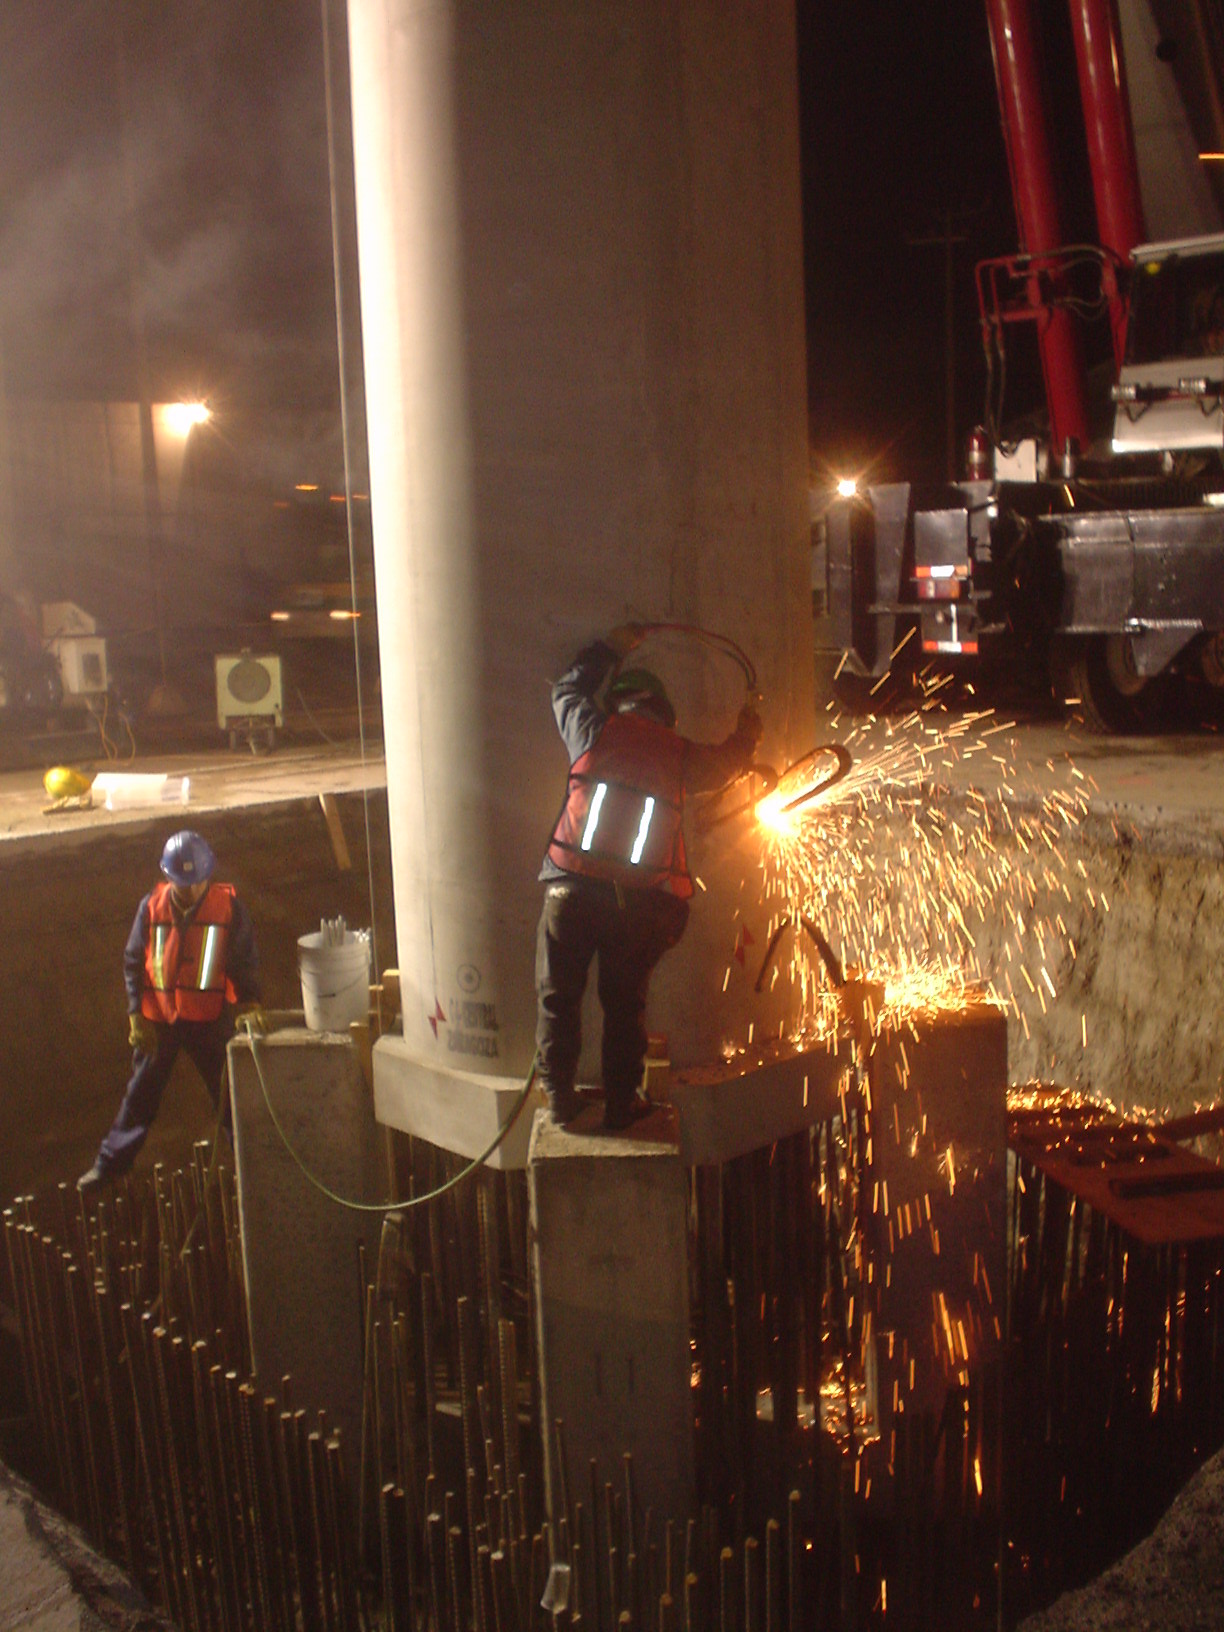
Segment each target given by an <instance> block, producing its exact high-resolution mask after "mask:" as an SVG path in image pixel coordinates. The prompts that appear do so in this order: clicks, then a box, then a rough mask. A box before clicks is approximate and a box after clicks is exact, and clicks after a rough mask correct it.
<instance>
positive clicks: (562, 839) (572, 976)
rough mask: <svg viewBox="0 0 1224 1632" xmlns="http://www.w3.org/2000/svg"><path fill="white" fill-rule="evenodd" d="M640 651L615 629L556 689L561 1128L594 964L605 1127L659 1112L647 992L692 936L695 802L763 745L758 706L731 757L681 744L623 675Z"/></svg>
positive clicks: (549, 932) (553, 1026)
mask: <svg viewBox="0 0 1224 1632" xmlns="http://www.w3.org/2000/svg"><path fill="white" fill-rule="evenodd" d="M641 638H642V631H641V630H640V629H639V627H638V626H637V625H634V624H625V625H623V626H621V627H620V628H617V629H614V630H613V631H612V632H611V633H610V634H609V635H608V636H607V637H606V638H605V639H603V640H599V641H596V642H594V644H592V645H590V646H588V647H586V648H584V650H583V651H581V652H579V654H578V656H577V657H576V658H575V659H574V662H573V664H572V665H571V667H570V668H569V669H568V670H567V671H566V672H565V673H564V674H563V675H562V676H561V678H560V679H559V680H557V681H556V682H555V684H554V685H553V688H552V705H553V714H554V716H555V717H556V721H557V728H558V730H559V731H560V733H561V737H562V740H563V741H564V742H565V745H566V748H567V749H568V751H569V756H570V769H569V779H568V782H567V785H566V795H565V800H564V803H563V805H562V807H561V812H560V815H559V816H558V817H557V821H556V824H555V826H554V829H553V835H552V839H551V841H550V843H549V846H548V853H547V855H546V856H545V858H544V865H543V867H542V868H541V870H540V877H541V879H542V880H543V881H544V883H545V886H546V887H545V891H544V907H543V911H542V912H541V914H540V924H539V930H538V933H537V939H536V995H537V1000H538V1018H537V1024H536V1063H537V1070H538V1072H539V1076H540V1081H541V1083H542V1085H543V1087H544V1090H545V1093H546V1094H547V1096H548V1102H549V1107H550V1109H551V1111H552V1114H553V1117H554V1119H555V1120H556V1121H557V1122H558V1123H560V1124H561V1125H562V1126H564V1125H565V1124H567V1123H569V1122H572V1121H573V1119H574V1118H575V1117H576V1116H577V1114H578V1112H579V1110H580V1109H581V1103H580V1101H579V1098H578V1095H577V1093H576V1091H575V1086H574V1084H575V1077H576V1074H577V1069H578V1056H579V1052H580V1048H581V1029H580V1021H581V1007H582V994H583V992H584V990H585V989H586V981H587V974H588V972H589V970H590V966H591V961H592V959H593V958H595V957H598V959H599V976H598V981H599V986H598V990H599V1000H600V1004H601V1006H602V1008H603V1039H602V1061H603V1087H604V1100H605V1106H604V1126H605V1127H606V1128H609V1129H619V1128H625V1127H628V1126H629V1125H630V1124H631V1123H632V1122H634V1121H636V1120H637V1119H638V1117H639V1116H641V1115H643V1114H644V1113H645V1112H646V1111H648V1110H649V1104H648V1102H647V1101H645V1100H644V1099H643V1098H642V1096H641V1094H640V1087H641V1082H642V1072H643V1063H644V1061H645V1057H646V997H647V992H648V989H649V986H650V978H651V975H652V973H653V971H654V968H655V965H656V964H657V963H658V961H659V959H660V958H661V957H662V956H663V954H664V953H665V952H666V951H667V950H668V949H669V948H670V947H673V946H675V945H676V943H677V941H679V939H680V937H681V935H682V934H683V933H684V928H685V925H686V923H687V922H688V913H689V897H690V896H691V895H692V893H693V883H692V879H691V877H690V876H689V871H688V862H687V858H686V856H685V849H684V829H683V818H684V801H685V795H686V793H699V792H705V791H710V790H713V789H715V788H719V787H722V786H724V785H725V784H726V783H727V782H729V781H730V780H731V779H732V778H733V777H735V776H738V775H739V774H740V773H741V772H742V771H744V770H746V769H747V767H748V765H749V764H750V763H751V761H752V756H753V754H754V752H755V750H756V746H757V743H758V742H759V741H760V737H761V722H760V719H759V717H758V715H757V713H756V711H755V710H754V709H753V708H751V707H750V706H748V705H745V707H744V708H743V709H742V710H741V711H740V716H739V720H738V722H737V724H736V728H735V730H734V731H733V732H732V734H731V735H730V736H729V737H727V738H726V739H725V740H724V741H722V742H720V743H699V742H691V741H690V740H689V739H688V738H687V737H682V736H681V735H680V734H679V732H678V731H677V730H676V715H675V710H674V709H673V708H672V705H671V701H670V699H669V698H668V696H667V692H666V690H665V689H664V687H663V684H662V682H661V681H660V680H659V678H658V676H657V675H655V674H654V673H652V672H651V671H650V670H648V669H621V670H620V671H619V672H617V673H615V674H614V673H613V671H614V670H616V669H617V668H618V665H619V664H620V663H621V661H622V660H623V659H624V658H625V657H627V656H628V654H629V653H630V652H631V651H632V650H633V648H634V647H635V646H636V645H637V644H638V643H639V641H640V640H641ZM610 676H611V680H610V683H609V684H608V685H607V689H606V692H605V693H604V695H603V696H602V698H601V697H600V693H601V690H602V689H603V688H604V686H605V682H607V681H609V677H610Z"/></svg>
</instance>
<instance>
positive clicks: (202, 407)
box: [165, 402, 212, 437]
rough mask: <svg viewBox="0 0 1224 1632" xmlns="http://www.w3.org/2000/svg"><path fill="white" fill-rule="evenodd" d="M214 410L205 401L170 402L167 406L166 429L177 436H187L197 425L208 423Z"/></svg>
mask: <svg viewBox="0 0 1224 1632" xmlns="http://www.w3.org/2000/svg"><path fill="white" fill-rule="evenodd" d="M211 418H212V411H211V409H210V408H209V407H208V406H207V404H206V403H203V402H168V403H167V404H166V407H165V423H166V429H167V430H168V431H171V432H173V434H174V435H175V436H183V437H186V436H188V435H190V433H191V430H192V428H193V427H194V426H196V425H207V423H208V421H209V420H210V419H211Z"/></svg>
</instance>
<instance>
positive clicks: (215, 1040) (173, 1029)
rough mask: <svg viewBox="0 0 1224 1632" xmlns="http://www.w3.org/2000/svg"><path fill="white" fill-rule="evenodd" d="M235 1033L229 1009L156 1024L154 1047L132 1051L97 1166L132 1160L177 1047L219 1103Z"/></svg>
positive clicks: (111, 1167)
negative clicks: (129, 1072)
mask: <svg viewBox="0 0 1224 1632" xmlns="http://www.w3.org/2000/svg"><path fill="white" fill-rule="evenodd" d="M233 1035H234V1017H233V1015H232V1013H231V1012H230V1010H229V1009H226V1010H225V1012H224V1013H223V1014H222V1015H221V1017H220V1019H218V1020H180V1021H178V1022H177V1023H176V1024H175V1025H164V1024H162V1023H160V1022H159V1023H158V1025H157V1048H156V1050H155V1051H154V1052H153V1053H151V1054H146V1053H145V1051H144V1050H143V1049H141V1048H138V1049H136V1050H134V1051H133V1054H132V1075H131V1076H130V1077H129V1078H128V1085H127V1091H126V1092H125V1094H124V1096H123V1103H122V1105H120V1107H119V1114H118V1116H116V1118H115V1120H114V1122H113V1123H112V1125H111V1130H110V1132H109V1133H108V1134H107V1135H106V1138H105V1139H103V1141H102V1143H101V1145H100V1146H99V1147H98V1156H97V1165H98V1167H99V1168H100V1169H101V1170H102V1172H103V1173H105V1174H109V1175H114V1176H116V1177H117V1176H118V1175H119V1174H120V1173H126V1172H127V1170H128V1168H129V1167H131V1165H132V1163H133V1162H134V1161H135V1160H136V1156H137V1153H138V1152H139V1150H140V1147H141V1145H143V1144H144V1142H145V1138H146V1136H147V1134H148V1132H149V1129H150V1128H151V1127H152V1126H153V1122H154V1120H155V1119H156V1116H157V1112H158V1108H159V1107H160V1105H161V1099H162V1094H163V1092H164V1091H165V1087H166V1084H167V1082H169V1080H170V1073H171V1071H172V1070H173V1069H174V1062H175V1060H177V1059H178V1056H179V1050H180V1049H181V1050H182V1051H183V1052H184V1053H185V1054H186V1055H187V1057H188V1059H190V1060H191V1062H192V1064H193V1065H194V1066H195V1068H196V1070H197V1071H198V1072H199V1073H200V1076H201V1077H202V1078H203V1080H204V1086H205V1088H207V1089H208V1097H209V1099H211V1100H212V1103H213V1109H214V1110H215V1109H216V1108H217V1106H218V1104H219V1103H220V1095H221V1084H222V1080H223V1078H224V1075H225V1050H226V1048H227V1046H228V1044H229V1040H230V1038H231V1037H232V1036H233ZM224 1126H225V1128H226V1130H227V1131H228V1130H229V1128H230V1126H231V1123H230V1108H229V1100H228V1097H227V1099H226V1105H225V1117H224Z"/></svg>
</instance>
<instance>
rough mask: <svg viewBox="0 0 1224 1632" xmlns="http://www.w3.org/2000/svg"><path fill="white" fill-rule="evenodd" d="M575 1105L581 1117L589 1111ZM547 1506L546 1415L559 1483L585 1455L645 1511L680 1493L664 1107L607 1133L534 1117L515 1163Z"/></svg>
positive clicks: (682, 1275) (679, 1268) (684, 1492)
mask: <svg viewBox="0 0 1224 1632" xmlns="http://www.w3.org/2000/svg"><path fill="white" fill-rule="evenodd" d="M584 1115H585V1116H587V1117H591V1118H592V1119H594V1118H595V1116H596V1113H595V1112H593V1111H592V1112H586V1113H584ZM528 1190H529V1194H530V1207H531V1211H530V1226H529V1227H530V1232H531V1234H530V1245H531V1269H532V1277H533V1280H534V1284H535V1293H536V1321H537V1334H538V1343H539V1354H540V1379H541V1396H542V1404H541V1416H542V1422H543V1424H544V1425H545V1432H544V1435H543V1438H544V1450H545V1477H546V1482H547V1500H548V1510H549V1515H550V1517H552V1518H554V1519H555V1518H557V1517H559V1506H560V1487H559V1482H558V1473H559V1470H558V1467H557V1454H556V1453H557V1447H556V1437H555V1434H554V1432H553V1425H554V1424H555V1423H556V1422H557V1421H560V1422H562V1423H563V1424H564V1439H565V1449H566V1458H567V1463H568V1467H567V1470H566V1476H567V1478H568V1480H569V1484H570V1488H571V1489H576V1488H578V1487H577V1485H576V1484H575V1481H576V1480H577V1479H578V1478H579V1477H583V1476H585V1473H586V1469H587V1465H588V1463H589V1462H590V1461H591V1460H592V1459H594V1461H595V1462H596V1463H597V1464H598V1467H599V1477H600V1480H601V1481H604V1480H611V1481H613V1482H614V1483H616V1487H617V1489H620V1488H621V1485H620V1480H621V1477H622V1474H621V1466H622V1464H621V1457H622V1454H623V1453H624V1452H626V1451H628V1452H631V1453H632V1455H633V1477H634V1487H635V1494H636V1500H637V1503H638V1504H639V1505H640V1506H641V1508H642V1510H643V1511H644V1510H645V1509H646V1508H648V1507H650V1508H653V1509H654V1512H655V1514H656V1517H670V1518H675V1519H677V1520H679V1519H683V1518H686V1517H687V1516H688V1514H689V1513H690V1512H691V1510H692V1505H693V1418H692V1403H691V1393H692V1390H691V1383H690V1358H689V1297H688V1238H687V1216H688V1189H687V1184H686V1180H685V1170H684V1164H683V1162H682V1160H681V1155H680V1145H679V1139H678V1132H677V1128H676V1121H675V1116H674V1114H673V1113H672V1112H670V1111H669V1110H667V1109H660V1110H658V1111H656V1112H655V1113H654V1114H653V1115H652V1116H650V1117H649V1118H647V1119H646V1120H645V1121H643V1122H640V1123H638V1124H637V1125H636V1127H635V1128H634V1129H632V1130H631V1131H629V1132H626V1133H621V1134H618V1135H615V1136H610V1135H606V1134H604V1135H600V1134H597V1133H587V1132H585V1131H583V1128H582V1125H581V1123H580V1124H579V1126H578V1130H577V1131H566V1130H562V1129H559V1128H558V1127H557V1126H556V1124H555V1123H554V1122H553V1120H552V1118H551V1117H550V1116H549V1115H548V1114H547V1113H546V1112H541V1113H540V1114H539V1115H538V1116H537V1117H536V1119H535V1124H534V1126H533V1129H532V1136H531V1152H530V1163H529V1167H528Z"/></svg>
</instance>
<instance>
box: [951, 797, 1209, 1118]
mask: <svg viewBox="0 0 1224 1632" xmlns="http://www.w3.org/2000/svg"><path fill="white" fill-rule="evenodd" d="M1062 849H1063V858H1064V861H1065V866H1063V867H1060V868H1058V869H1056V870H1055V874H1054V876H1055V877H1056V879H1057V883H1056V884H1055V885H1054V886H1053V887H1047V888H1045V889H1044V890H1042V891H1039V892H1038V896H1037V898H1036V900H1035V901H1034V903H1033V909H1032V912H1031V915H1030V918H1029V922H1028V925H1027V926H1026V927H1027V933H1026V935H1024V936H1022V937H1020V938H1019V939H1020V943H1021V944H1022V945H1023V948H1024V956H1023V958H1021V957H1020V956H1019V955H1018V948H1017V935H1016V931H1015V926H1014V925H1013V924H1012V923H1011V922H1010V921H1009V920H1008V919H1007V917H1006V915H1005V914H1000V915H999V916H998V917H996V918H994V919H993V920H991V921H988V922H987V923H986V925H985V926H984V928H983V930H982V931H981V932H979V934H978V948H977V951H978V954H979V956H980V958H981V963H982V967H983V968H984V969H985V970H986V971H987V972H988V973H989V974H990V976H991V978H992V979H994V980H995V981H996V982H997V983H998V984H999V985H1000V986H1002V985H1003V984H1004V982H1005V980H1006V978H1007V977H1008V976H1009V975H1010V980H1011V987H1012V990H1013V991H1014V992H1015V993H1016V1002H1017V1006H1018V1007H1019V1009H1020V1011H1021V1013H1022V1016H1023V1018H1021V1016H1020V1015H1019V1014H1017V1013H1016V1012H1015V1011H1014V1009H1013V1012H1012V1014H1011V1016H1010V1018H1009V1024H1008V1061H1009V1072H1010V1076H1011V1080H1012V1081H1013V1082H1021V1081H1024V1080H1026V1079H1028V1078H1039V1079H1043V1080H1050V1081H1057V1082H1062V1083H1068V1084H1075V1085H1079V1086H1082V1087H1083V1088H1085V1089H1087V1090H1089V1091H1091V1092H1092V1093H1093V1094H1094V1095H1096V1096H1098V1097H1105V1098H1108V1099H1111V1100H1113V1101H1114V1102H1115V1103H1117V1104H1119V1105H1122V1106H1124V1107H1126V1108H1128V1109H1142V1110H1157V1111H1160V1112H1166V1111H1168V1112H1172V1113H1175V1114H1182V1113H1184V1112H1186V1111H1190V1110H1193V1109H1194V1108H1195V1107H1196V1105H1200V1104H1204V1103H1208V1102H1210V1101H1212V1100H1214V1099H1217V1098H1219V1097H1221V1095H1222V1094H1224V1086H1222V1085H1224V1001H1222V999H1224V964H1222V962H1221V948H1222V946H1224V833H1218V832H1214V831H1212V830H1211V829H1210V828H1207V827H1204V826H1202V825H1189V824H1178V823H1160V822H1157V821H1144V822H1140V823H1137V822H1136V821H1135V820H1133V819H1128V820H1123V819H1120V818H1118V817H1114V816H1112V815H1109V814H1099V813H1095V812H1089V813H1088V814H1087V815H1086V816H1085V818H1084V819H1083V820H1082V821H1081V822H1080V824H1079V826H1078V827H1077V828H1076V829H1074V830H1073V831H1072V832H1070V833H1068V835H1067V836H1066V838H1065V840H1064V842H1063V845H1062ZM1063 885H1066V891H1065V892H1064V889H1063ZM1068 894H1069V896H1070V899H1068V898H1067V897H1068ZM1055 915H1061V917H1062V920H1063V924H1064V925H1065V930H1066V934H1065V937H1064V936H1063V935H1062V933H1061V931H1057V926H1055V930H1054V931H1049V930H1047V931H1046V933H1045V936H1044V940H1043V941H1039V939H1038V937H1037V935H1036V934H1035V932H1034V930H1033V928H1032V925H1033V924H1035V923H1036V922H1038V921H1042V922H1043V923H1044V924H1045V925H1050V924H1052V923H1054V920H1055ZM1009 937H1010V950H1011V957H1010V960H1009V958H1008V957H1007V955H1006V952H1005V945H1006V943H1007V941H1008V938H1009ZM1072 944H1073V945H1074V948H1075V955H1074V957H1072V955H1071V951H1070V947H1071V945H1072ZM1021 962H1023V964H1024V967H1025V969H1026V970H1027V972H1028V976H1029V981H1031V983H1032V987H1033V990H1030V989H1029V981H1025V980H1024V978H1023V975H1022V974H1021V973H1020V972H1019V965H1020V963H1021ZM1043 966H1044V967H1045V969H1046V970H1047V972H1048V974H1049V975H1050V977H1051V981H1052V984H1053V986H1054V988H1055V995H1053V996H1051V995H1050V993H1049V990H1048V987H1047V986H1046V985H1045V982H1044V980H1043V977H1042V974H1041V970H1042V967H1043Z"/></svg>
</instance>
